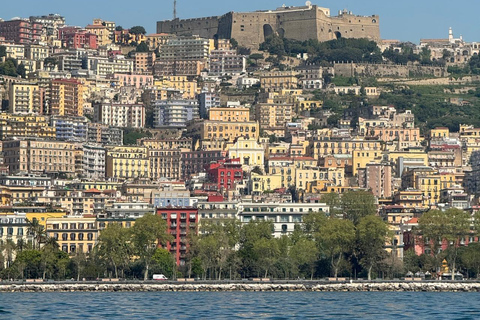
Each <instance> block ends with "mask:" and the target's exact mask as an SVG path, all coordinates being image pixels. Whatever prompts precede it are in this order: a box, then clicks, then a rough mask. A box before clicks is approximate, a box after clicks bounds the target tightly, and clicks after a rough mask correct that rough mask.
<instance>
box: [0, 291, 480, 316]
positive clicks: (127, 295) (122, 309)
mask: <svg viewBox="0 0 480 320" xmlns="http://www.w3.org/2000/svg"><path fill="white" fill-rule="evenodd" d="M479 299H480V293H428V292H385V293H382V292H155V293H148V292H135V293H131V292H113V293H105V292H92V293H80V292H75V293H1V294H0V319H2V320H4V319H5V320H9V319H27V320H28V319H32V320H33V319H82V318H85V319H88V318H91V319H134V320H140V319H147V320H148V319H228V320H236V319H272V320H284V319H319V318H321V319H367V320H370V319H371V320H380V319H445V320H446V319H459V320H460V319H463V320H467V319H480V305H479V304H478V303H477V302H478V300H479Z"/></svg>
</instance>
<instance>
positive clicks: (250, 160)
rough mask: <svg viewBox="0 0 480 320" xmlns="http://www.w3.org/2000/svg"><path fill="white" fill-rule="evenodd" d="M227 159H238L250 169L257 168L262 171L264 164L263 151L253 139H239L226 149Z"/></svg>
mask: <svg viewBox="0 0 480 320" xmlns="http://www.w3.org/2000/svg"><path fill="white" fill-rule="evenodd" d="M228 157H229V158H230V159H240V163H242V164H243V165H244V166H248V167H250V168H253V167H256V166H258V167H260V168H261V169H262V170H263V168H264V164H265V150H264V149H263V146H262V145H261V144H259V143H258V142H257V139H255V138H244V137H239V138H238V139H237V141H236V142H235V143H234V144H233V145H232V146H230V147H229V148H228Z"/></svg>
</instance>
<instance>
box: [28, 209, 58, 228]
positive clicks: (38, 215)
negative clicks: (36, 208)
mask: <svg viewBox="0 0 480 320" xmlns="http://www.w3.org/2000/svg"><path fill="white" fill-rule="evenodd" d="M66 215H67V213H66V212H27V213H26V217H27V219H28V221H34V220H37V221H38V223H39V224H40V225H42V226H43V227H45V228H46V227H47V219H50V218H63V217H64V216H66Z"/></svg>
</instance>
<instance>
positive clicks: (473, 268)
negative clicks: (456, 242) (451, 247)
mask: <svg viewBox="0 0 480 320" xmlns="http://www.w3.org/2000/svg"><path fill="white" fill-rule="evenodd" d="M460 261H461V264H462V265H463V266H464V267H465V268H466V269H467V272H468V273H469V272H471V273H472V274H475V275H476V277H477V278H479V277H480V243H471V244H469V245H468V246H467V247H465V248H464V249H463V250H462V251H461V252H460ZM467 276H468V274H467Z"/></svg>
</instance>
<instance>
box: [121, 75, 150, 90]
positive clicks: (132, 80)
mask: <svg viewBox="0 0 480 320" xmlns="http://www.w3.org/2000/svg"><path fill="white" fill-rule="evenodd" d="M113 78H114V79H116V80H118V84H119V86H121V87H135V88H137V89H140V88H143V87H145V86H152V85H153V76H152V75H147V74H128V73H114V74H113Z"/></svg>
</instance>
